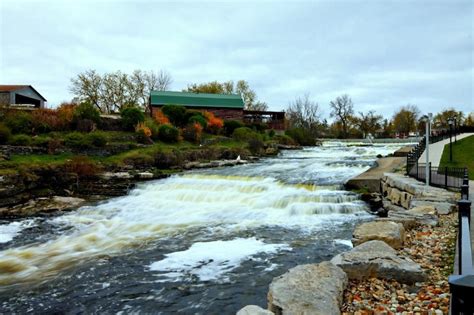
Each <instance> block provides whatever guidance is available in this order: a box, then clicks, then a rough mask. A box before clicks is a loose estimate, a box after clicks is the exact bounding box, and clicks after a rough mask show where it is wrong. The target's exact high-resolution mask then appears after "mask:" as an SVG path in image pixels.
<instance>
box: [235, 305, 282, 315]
mask: <svg viewBox="0 0 474 315" xmlns="http://www.w3.org/2000/svg"><path fill="white" fill-rule="evenodd" d="M236 315H274V313H273V312H270V311H269V310H264V309H263V308H261V307H260V306H257V305H247V306H245V307H243V308H241V309H240V310H239V311H238V312H237V314H236Z"/></svg>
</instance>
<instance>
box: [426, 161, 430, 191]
mask: <svg viewBox="0 0 474 315" xmlns="http://www.w3.org/2000/svg"><path fill="white" fill-rule="evenodd" d="M426 176H429V177H428V183H429V184H430V185H431V162H430V165H429V170H428V174H427V175H426Z"/></svg>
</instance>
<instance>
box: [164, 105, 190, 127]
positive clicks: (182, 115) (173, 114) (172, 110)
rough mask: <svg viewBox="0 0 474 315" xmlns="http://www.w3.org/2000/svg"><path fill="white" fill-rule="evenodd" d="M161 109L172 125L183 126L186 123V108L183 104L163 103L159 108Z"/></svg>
mask: <svg viewBox="0 0 474 315" xmlns="http://www.w3.org/2000/svg"><path fill="white" fill-rule="evenodd" d="M161 111H162V112H163V114H165V115H166V117H168V119H169V120H170V122H171V123H172V124H173V125H175V126H183V125H185V124H186V108H185V107H184V106H181V105H165V106H163V107H162V108H161Z"/></svg>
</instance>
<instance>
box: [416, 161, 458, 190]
mask: <svg viewBox="0 0 474 315" xmlns="http://www.w3.org/2000/svg"><path fill="white" fill-rule="evenodd" d="M407 170H408V174H407V175H409V176H410V177H413V178H415V179H417V180H419V181H426V164H425V163H418V162H416V163H414V164H413V165H411V166H408V163H407ZM466 171H467V169H466V168H461V167H433V166H431V163H430V164H429V165H428V172H429V174H430V176H429V184H430V185H431V186H436V187H441V188H445V189H448V188H450V189H461V185H462V184H463V176H464V173H465V172H466Z"/></svg>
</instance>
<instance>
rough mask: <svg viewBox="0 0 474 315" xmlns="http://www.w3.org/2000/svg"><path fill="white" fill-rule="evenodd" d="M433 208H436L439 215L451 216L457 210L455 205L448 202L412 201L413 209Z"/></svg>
mask: <svg viewBox="0 0 474 315" xmlns="http://www.w3.org/2000/svg"><path fill="white" fill-rule="evenodd" d="M426 206H431V207H433V208H435V210H436V213H437V214H450V213H451V212H453V211H454V210H455V209H456V206H455V205H454V204H453V203H450V202H447V201H446V200H439V201H438V200H432V199H431V200H429V199H428V200H427V199H418V198H416V199H412V201H411V203H410V207H411V208H418V207H426Z"/></svg>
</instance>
